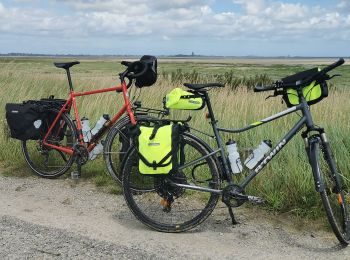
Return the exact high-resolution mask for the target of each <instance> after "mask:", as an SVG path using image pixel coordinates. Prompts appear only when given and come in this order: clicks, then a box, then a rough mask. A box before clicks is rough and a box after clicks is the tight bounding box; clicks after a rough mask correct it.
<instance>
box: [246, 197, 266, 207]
mask: <svg viewBox="0 0 350 260" xmlns="http://www.w3.org/2000/svg"><path fill="white" fill-rule="evenodd" d="M247 197H248V201H249V202H250V203H253V204H257V205H261V204H265V203H266V200H264V199H263V198H259V197H255V196H247Z"/></svg>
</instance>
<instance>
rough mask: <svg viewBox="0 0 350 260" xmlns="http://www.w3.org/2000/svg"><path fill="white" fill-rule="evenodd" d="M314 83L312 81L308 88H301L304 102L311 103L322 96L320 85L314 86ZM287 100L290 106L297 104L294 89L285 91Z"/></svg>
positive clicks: (296, 95)
mask: <svg viewBox="0 0 350 260" xmlns="http://www.w3.org/2000/svg"><path fill="white" fill-rule="evenodd" d="M315 84H316V81H313V82H312V83H311V84H310V85H309V86H307V87H305V88H303V95H304V97H305V99H306V101H312V100H315V99H318V98H320V97H321V95H322V90H321V86H320V85H315ZM287 95H288V100H289V102H290V103H291V104H292V105H298V104H299V98H298V93H297V91H296V90H295V89H288V90H287Z"/></svg>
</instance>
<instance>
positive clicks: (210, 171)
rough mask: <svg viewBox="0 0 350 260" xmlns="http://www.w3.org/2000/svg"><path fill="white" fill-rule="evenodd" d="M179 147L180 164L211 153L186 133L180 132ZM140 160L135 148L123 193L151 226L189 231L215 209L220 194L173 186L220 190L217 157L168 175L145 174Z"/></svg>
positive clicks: (127, 159) (126, 169)
mask: <svg viewBox="0 0 350 260" xmlns="http://www.w3.org/2000/svg"><path fill="white" fill-rule="evenodd" d="M180 147H182V148H181V149H182V150H181V152H180V154H182V155H181V156H180V157H181V158H180V165H186V164H187V163H189V162H194V161H195V160H197V159H199V158H201V157H203V156H205V155H207V154H208V150H207V149H206V148H205V147H204V146H203V145H202V144H201V143H200V142H199V141H198V140H196V139H195V138H193V137H191V136H190V135H187V134H183V135H181V144H180ZM138 162H139V156H138V152H137V150H136V148H135V147H133V148H131V149H130V150H129V151H128V153H127V154H126V157H125V160H124V164H123V169H122V177H123V192H124V197H125V199H126V202H127V205H128V207H129V208H130V210H131V211H132V213H133V214H134V215H135V217H136V218H137V219H139V220H140V221H141V222H143V223H144V224H145V225H147V226H148V227H150V228H152V229H155V230H157V231H162V232H182V231H186V230H189V229H191V228H194V227H195V226H197V225H198V224H200V223H201V222H203V221H204V220H205V219H206V218H207V217H208V216H209V215H210V214H211V212H212V211H213V210H214V208H215V206H216V203H217V201H218V198H219V195H218V194H214V193H210V192H208V190H207V191H203V190H202V191H199V190H194V189H187V188H186V187H179V186H174V185H173V184H174V183H175V184H187V185H191V186H196V187H198V188H204V189H205V188H206V189H216V190H218V189H219V187H220V179H219V174H218V168H217V165H216V161H215V159H214V157H206V158H205V159H202V160H198V161H196V162H195V163H193V164H192V165H191V166H188V167H186V168H184V169H182V170H176V171H174V172H172V173H171V174H168V175H142V174H140V172H139V170H138Z"/></svg>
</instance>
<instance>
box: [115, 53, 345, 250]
mask: <svg viewBox="0 0 350 260" xmlns="http://www.w3.org/2000/svg"><path fill="white" fill-rule="evenodd" d="M343 63H344V59H339V60H338V61H337V62H335V63H334V64H332V65H330V66H327V67H325V68H323V69H322V70H319V69H317V68H316V69H311V70H307V71H303V72H300V73H297V74H295V75H292V76H289V77H286V78H284V79H282V80H280V81H277V82H275V83H274V84H272V85H269V86H256V87H255V88H254V91H255V92H262V91H273V93H274V94H273V96H280V95H283V97H284V99H285V100H288V101H289V108H288V109H286V110H284V111H282V112H280V113H277V114H275V115H272V116H270V117H268V118H265V119H262V120H260V121H258V122H255V123H253V124H250V125H248V126H246V127H244V128H241V129H226V128H220V127H219V126H218V123H217V120H216V118H215V114H214V111H213V109H212V105H211V102H210V98H209V95H208V90H209V89H213V88H218V87H223V85H222V84H218V83H211V84H184V85H185V86H186V87H187V88H188V89H189V90H190V91H191V92H192V93H194V94H195V95H196V96H197V97H198V96H200V97H202V98H203V101H204V102H205V104H206V105H207V108H208V116H209V119H210V123H211V126H212V129H213V133H214V136H215V140H216V143H217V149H214V150H213V149H212V148H211V147H210V146H209V145H208V144H207V143H205V142H204V141H202V140H201V139H200V138H198V137H196V136H195V135H193V134H191V133H190V132H189V127H186V126H187V125H186V124H184V126H183V129H184V130H183V131H182V133H181V138H180V140H181V141H180V142H181V144H180V151H179V155H180V156H179V166H178V167H177V168H176V169H175V170H174V171H173V172H171V173H170V174H168V175H165V176H159V175H158V176H157V175H155V176H150V175H142V174H140V173H139V171H138V162H139V155H138V151H137V148H136V147H131V148H130V149H129V151H128V152H127V154H126V155H125V158H124V162H123V167H122V176H123V191H124V196H125V199H126V202H127V205H128V206H129V208H130V209H131V211H132V213H133V214H134V215H135V216H136V218H137V219H139V220H140V221H141V222H143V223H144V224H146V225H147V226H149V227H150V228H152V229H155V230H158V231H162V232H182V231H186V230H189V229H191V228H193V227H195V226H197V225H198V224H200V223H202V222H203V221H204V220H205V219H206V218H207V217H208V216H209V215H210V214H211V212H212V211H213V210H214V208H215V206H216V204H217V202H218V199H219V198H220V197H221V199H222V201H223V202H224V203H225V204H226V205H227V207H228V210H229V214H230V216H231V219H232V223H233V224H236V223H237V222H236V219H235V216H234V214H233V210H232V208H234V207H238V206H241V205H242V204H244V203H245V202H248V201H250V202H254V203H262V202H263V201H264V200H263V199H261V198H258V197H256V196H251V195H248V194H246V193H245V188H246V187H247V185H248V184H249V183H250V182H251V181H252V180H253V179H254V178H255V177H256V176H257V175H258V174H259V173H260V172H261V171H262V169H263V168H264V167H265V166H266V165H267V164H268V163H269V162H270V161H271V160H272V159H273V158H274V157H275V156H276V154H278V153H279V152H280V151H281V150H282V149H283V148H284V147H285V146H286V145H287V143H288V142H289V141H290V140H291V139H292V138H293V137H294V136H296V134H297V133H298V132H299V131H302V132H301V136H302V138H303V140H304V143H305V150H306V154H307V156H308V159H309V163H310V165H311V168H312V173H313V178H314V183H315V189H316V191H317V192H318V193H319V194H320V196H321V200H322V203H323V206H324V208H325V211H326V214H327V217H328V221H329V223H330V225H331V228H332V229H333V231H334V234H335V235H336V237H337V238H338V240H339V241H340V242H341V244H343V245H347V244H348V243H349V240H350V226H349V213H348V206H347V198H348V190H347V187H346V185H345V184H344V182H343V178H342V176H343V174H341V173H340V172H339V171H338V170H337V166H336V163H335V160H334V158H333V154H332V151H331V148H330V144H329V141H328V139H327V136H326V133H325V130H324V129H323V128H321V127H318V126H316V125H315V124H314V121H313V118H312V115H311V111H310V109H309V108H310V105H312V104H314V103H316V102H319V101H320V100H321V99H322V98H324V97H326V96H327V95H328V92H327V90H328V89H327V86H326V82H327V81H328V80H330V79H331V78H332V77H333V76H329V75H328V74H327V73H328V72H329V71H331V70H333V69H335V68H336V67H338V66H340V65H342V64H343ZM310 86H311V87H310ZM316 87H317V88H320V89H317V90H316V89H314V88H316ZM312 90H315V92H312ZM316 92H317V93H316ZM315 93H316V94H315ZM296 112H301V114H302V117H301V119H300V120H299V121H298V122H296V124H295V125H294V126H293V127H292V129H291V130H290V131H289V132H288V133H287V134H286V135H285V136H284V137H283V138H282V139H281V140H280V141H279V142H278V143H277V144H276V145H275V147H273V148H272V149H271V150H270V151H269V152H268V153H267V154H265V155H264V157H263V158H262V159H261V160H260V161H259V162H258V163H257V164H256V165H255V167H254V168H253V169H251V170H250V172H249V174H248V175H247V176H246V177H245V178H244V179H243V180H242V181H240V182H239V183H234V181H233V178H232V172H231V167H230V164H229V161H228V159H227V157H226V154H225V148H224V144H223V140H222V138H221V136H220V132H227V133H240V132H244V131H248V130H250V129H253V128H256V127H259V126H261V125H263V124H266V123H268V122H271V121H274V120H276V119H278V118H281V117H284V116H287V115H289V114H292V113H296ZM224 183H227V185H224ZM222 186H224V187H222Z"/></svg>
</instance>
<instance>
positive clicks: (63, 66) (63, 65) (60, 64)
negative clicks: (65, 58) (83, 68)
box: [53, 61, 80, 70]
mask: <svg viewBox="0 0 350 260" xmlns="http://www.w3.org/2000/svg"><path fill="white" fill-rule="evenodd" d="M53 64H55V66H56V67H57V68H60V69H65V70H67V69H69V68H70V67H72V66H74V65H77V64H80V62H79V61H73V62H54V63H53Z"/></svg>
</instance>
